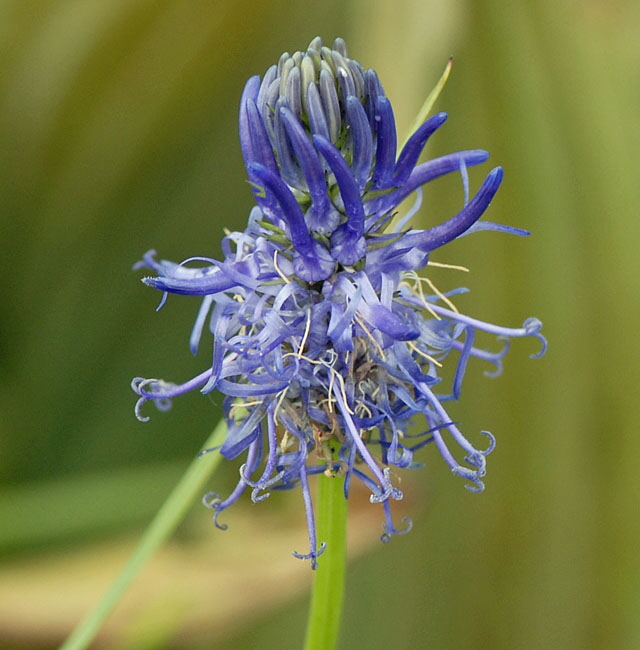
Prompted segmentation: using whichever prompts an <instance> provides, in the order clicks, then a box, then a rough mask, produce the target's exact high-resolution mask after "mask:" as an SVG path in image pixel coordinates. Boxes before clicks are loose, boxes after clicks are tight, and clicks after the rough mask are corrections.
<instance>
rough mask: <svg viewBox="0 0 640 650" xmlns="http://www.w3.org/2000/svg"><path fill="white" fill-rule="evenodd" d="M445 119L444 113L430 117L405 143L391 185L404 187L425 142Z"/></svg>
mask: <svg viewBox="0 0 640 650" xmlns="http://www.w3.org/2000/svg"><path fill="white" fill-rule="evenodd" d="M446 119H447V114H446V113H438V114H437V115H434V116H433V117H430V118H429V119H428V120H427V121H426V122H425V123H424V124H423V125H422V126H421V127H420V128H419V129H418V130H417V131H416V132H415V133H414V134H413V135H412V136H411V137H410V138H409V140H408V141H407V144H406V145H405V146H404V147H403V149H402V151H401V152H400V156H398V162H397V163H396V166H395V169H394V171H393V183H392V185H394V186H396V187H400V186H402V185H404V183H405V182H406V180H407V179H408V178H409V175H410V174H411V172H412V171H413V169H414V167H415V165H416V163H417V162H418V158H419V157H420V154H421V153H422V150H423V149H424V146H425V144H426V143H427V140H428V139H429V138H430V137H431V135H433V133H434V132H435V131H436V130H437V129H439V128H440V127H441V126H442V125H443V124H444V122H445V120H446Z"/></svg>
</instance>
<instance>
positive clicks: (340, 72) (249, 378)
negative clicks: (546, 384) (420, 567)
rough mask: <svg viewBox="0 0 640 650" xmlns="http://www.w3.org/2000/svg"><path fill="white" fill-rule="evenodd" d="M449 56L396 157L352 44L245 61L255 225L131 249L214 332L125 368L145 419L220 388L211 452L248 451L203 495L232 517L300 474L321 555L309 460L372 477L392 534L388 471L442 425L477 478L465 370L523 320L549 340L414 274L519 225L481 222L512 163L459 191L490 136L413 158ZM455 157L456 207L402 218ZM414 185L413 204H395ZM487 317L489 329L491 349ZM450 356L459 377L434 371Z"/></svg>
mask: <svg viewBox="0 0 640 650" xmlns="http://www.w3.org/2000/svg"><path fill="white" fill-rule="evenodd" d="M449 69H450V64H449V66H448V67H447V68H446V69H445V73H444V74H443V76H442V78H441V79H440V81H439V82H438V85H437V87H436V89H435V91H434V93H432V95H430V97H429V98H428V100H427V102H426V104H425V108H424V110H423V111H421V114H420V120H419V122H418V123H417V125H416V127H415V129H414V132H413V133H412V134H410V136H409V137H408V138H407V140H406V143H405V144H404V145H403V146H402V148H401V151H400V153H399V155H398V152H397V135H396V125H395V119H394V115H393V109H392V106H391V102H390V101H389V99H388V98H387V97H386V95H385V93H384V90H383V87H382V85H381V83H380V80H379V79H378V76H377V74H376V73H375V72H374V71H373V70H365V69H364V68H363V67H362V66H361V65H360V64H359V63H358V62H357V61H354V60H353V59H351V58H349V56H348V54H347V49H346V45H345V44H344V41H342V40H341V39H337V40H336V41H335V42H334V44H333V47H327V46H325V45H323V43H322V40H321V39H320V38H315V39H313V40H312V41H311V43H310V44H309V47H308V49H307V50H306V51H304V52H296V53H294V54H293V55H289V54H283V55H282V56H281V57H280V60H279V61H278V63H277V65H273V66H271V67H270V68H269V69H268V70H267V72H266V73H265V75H264V77H263V78H262V79H261V78H260V77H257V76H255V77H251V78H250V79H249V81H248V82H247V84H246V86H245V88H244V91H243V94H242V98H241V102H240V112H239V130H240V146H241V150H242V155H243V157H244V161H245V167H246V170H247V175H248V179H249V182H250V184H251V187H252V190H253V194H254V197H255V203H256V205H255V206H254V207H253V209H252V210H251V213H250V215H249V219H248V223H247V227H246V229H245V230H244V231H242V232H231V233H228V234H227V235H226V236H225V237H224V239H223V240H222V251H223V259H221V260H212V259H209V258H206V257H198V258H190V259H189V260H185V262H183V263H181V264H175V263H173V262H168V261H166V260H160V261H158V260H157V259H156V258H155V253H154V252H153V251H150V252H148V253H147V254H145V255H144V257H143V260H142V261H141V262H139V263H138V264H137V265H136V268H140V267H145V268H147V269H149V270H150V271H151V272H152V276H151V277H146V278H144V280H143V282H144V283H145V284H146V285H148V286H151V287H153V288H155V289H158V290H159V291H161V292H163V295H164V297H166V295H167V294H169V293H175V294H186V295H194V296H201V297H202V298H203V301H202V306H201V308H200V311H199V313H198V316H197V318H196V321H195V324H194V327H193V330H192V332H191V337H190V341H189V344H190V348H191V350H192V352H194V353H196V352H197V350H198V347H199V346H200V343H201V340H202V337H203V334H204V332H210V333H211V335H212V338H213V354H212V357H210V358H209V361H207V362H206V364H205V368H204V370H203V371H202V372H201V373H200V374H198V375H197V376H195V377H193V378H192V379H190V380H188V381H186V382H184V383H182V384H173V383H170V382H165V381H163V380H161V379H144V378H141V377H138V378H136V379H135V380H134V381H133V382H132V388H133V390H134V391H135V393H136V394H137V395H138V401H137V404H136V409H135V412H136V415H137V417H138V418H139V419H140V420H142V421H146V420H148V417H146V416H145V415H143V412H142V409H143V408H145V405H146V403H147V402H153V403H154V404H155V405H156V407H157V408H158V409H159V410H161V411H163V410H166V409H168V408H170V406H171V401H172V400H173V398H175V397H179V396H180V395H182V394H184V393H185V392H187V391H191V390H199V391H200V392H202V393H209V392H211V391H213V390H217V391H218V392H219V393H221V394H222V395H224V400H223V412H224V417H225V419H226V423H227V435H226V439H225V441H224V443H223V444H222V445H221V447H220V448H219V449H217V450H216V451H217V453H220V454H221V455H222V456H223V457H224V458H226V459H227V460H230V461H231V460H234V459H238V460H237V461H236V462H237V463H238V465H239V479H238V482H237V484H236V486H235V488H234V489H233V490H232V492H231V494H230V495H229V496H228V497H226V498H224V499H223V498H221V497H219V496H218V495H217V494H215V493H210V494H208V495H206V496H205V498H204V504H205V506H207V507H208V508H210V509H212V510H213V520H214V523H215V525H216V526H217V527H218V528H221V529H224V528H226V524H225V523H220V521H219V518H220V516H221V514H222V513H223V512H224V511H225V510H226V509H227V508H229V507H230V506H231V505H233V504H234V503H235V502H236V501H237V500H238V499H239V498H240V497H241V496H242V495H243V494H244V493H245V492H248V494H249V495H250V498H251V500H252V501H253V502H254V503H259V502H262V501H264V500H266V499H267V497H268V496H269V494H270V493H272V492H274V491H276V490H282V489H290V488H299V489H300V491H301V495H302V501H303V504H304V509H305V516H306V522H307V529H308V535H309V551H308V552H305V553H298V552H297V551H294V552H293V554H294V556H295V557H298V558H301V559H305V560H309V561H310V564H311V567H312V568H314V569H315V568H316V566H317V563H318V557H319V556H320V555H321V554H322V552H323V551H324V548H325V545H324V542H320V543H319V540H318V539H317V532H316V520H315V513H314V506H313V502H312V498H311V489H310V480H311V479H313V477H314V476H315V475H317V474H321V473H326V474H329V475H336V474H340V475H343V476H344V496H345V498H347V497H348V495H349V492H350V488H351V485H352V482H353V481H359V482H360V483H362V485H363V486H364V487H365V488H366V489H367V490H369V492H370V501H371V503H373V504H380V505H381V506H382V513H383V523H382V531H383V532H382V536H381V539H382V541H383V542H387V541H389V539H390V538H391V537H392V536H393V535H397V534H404V533H406V532H408V531H409V530H410V528H411V520H409V519H408V518H405V519H403V520H402V525H400V526H399V527H396V525H395V524H394V523H393V518H392V513H391V510H392V503H393V502H395V501H397V500H400V499H402V496H403V495H402V492H401V490H400V489H399V487H398V479H397V476H396V475H397V474H398V473H399V472H401V471H403V470H405V469H415V468H417V467H419V466H420V463H419V462H418V461H417V460H416V454H417V453H418V452H419V451H420V450H421V449H422V448H423V447H426V446H429V445H431V443H434V444H433V445H432V446H433V447H435V448H436V449H437V450H438V452H439V454H440V455H441V456H442V458H443V459H444V462H445V463H446V464H447V465H448V466H449V468H450V470H451V472H452V474H454V475H455V476H458V477H460V478H462V479H463V484H464V486H465V488H467V489H468V490H470V491H472V492H480V491H482V490H483V489H484V481H485V477H486V472H487V456H488V455H489V454H490V453H491V451H492V450H493V447H494V445H495V439H494V437H493V435H492V434H490V433H488V432H486V431H482V432H481V433H482V435H484V436H485V437H487V438H488V443H485V444H484V445H483V444H480V445H479V446H478V445H477V444H476V443H475V442H474V441H473V440H472V439H470V438H468V437H467V436H466V435H465V434H464V433H463V431H462V429H461V426H460V424H459V423H458V422H456V421H455V419H454V418H453V417H452V414H450V409H451V408H453V407H454V404H453V402H455V400H458V399H459V398H460V396H461V394H462V386H463V383H464V377H465V373H466V370H467V368H468V367H470V366H471V365H472V364H474V363H476V362H479V363H480V364H486V365H487V367H488V371H487V372H486V373H485V374H487V375H489V376H495V375H497V374H499V373H500V371H501V370H502V365H503V361H504V358H505V357H506V354H507V352H508V350H509V342H510V341H511V340H513V339H517V338H525V337H528V338H535V339H537V340H538V341H539V343H540V344H541V349H540V350H539V352H536V353H534V354H533V355H532V356H533V357H534V358H537V357H539V356H541V355H542V354H544V351H545V349H546V341H545V339H544V337H543V336H542V334H541V331H540V330H541V327H542V324H541V323H540V321H539V320H537V319H535V318H529V319H527V320H526V321H525V322H524V324H523V325H522V327H516V328H509V327H503V326H498V325H493V324H491V323H486V322H483V321H480V320H478V319H476V318H473V317H471V316H468V315H466V314H463V313H461V312H459V311H458V310H457V308H456V306H455V305H454V300H455V298H456V296H457V295H458V294H459V293H462V292H464V291H465V290H464V289H462V288H460V289H453V290H450V291H447V292H442V291H440V290H439V289H438V288H436V287H435V286H434V284H433V283H432V282H431V281H430V280H429V279H428V278H426V277H421V276H420V275H419V274H418V271H421V270H423V269H424V268H425V267H426V266H427V265H428V263H429V256H430V255H431V254H432V253H433V252H434V251H437V250H438V249H441V248H443V247H444V246H446V244H448V243H449V242H450V241H452V240H454V239H456V238H457V237H460V236H463V235H466V234H470V233H474V232H476V231H478V230H498V231H502V232H507V233H511V234H516V235H523V234H527V232H526V231H523V230H521V229H518V228H512V227H510V226H503V225H500V224H495V223H492V222H489V221H483V220H481V217H482V216H483V214H484V213H485V211H486V210H487V209H488V207H489V205H490V204H491V202H492V200H493V198H494V196H495V194H496V192H497V190H498V188H499V186H500V184H501V182H502V178H503V171H502V168H501V167H496V168H494V169H493V170H492V171H490V172H489V174H488V175H487V177H486V179H485V181H484V182H483V183H482V185H481V186H480V189H479V190H478V191H477V193H476V194H475V196H473V198H471V200H468V187H469V178H468V176H469V169H470V168H472V167H474V166H476V165H479V164H482V163H484V162H486V160H487V159H488V154H487V152H486V151H482V150H468V151H458V152H456V153H451V154H448V155H445V156H441V157H439V158H435V159H432V160H428V161H426V162H422V163H420V162H419V159H420V156H421V155H422V152H423V150H424V147H425V145H426V144H427V142H428V140H429V138H430V137H431V136H432V135H433V134H434V133H435V132H436V131H437V130H438V129H439V128H440V127H441V126H442V125H443V124H444V122H445V120H446V118H447V116H446V114H445V113H437V114H435V115H433V116H432V117H428V116H427V114H426V113H428V110H427V109H430V108H431V106H432V104H433V102H434V101H435V97H436V96H437V94H438V93H439V92H440V90H441V89H442V86H443V85H444V82H445V81H446V77H447V76H448V73H449ZM451 173H457V174H460V176H461V179H462V185H463V194H464V196H465V199H464V202H463V205H462V206H461V208H460V211H459V212H458V213H457V214H455V215H454V216H452V217H450V218H449V219H447V220H445V221H444V222H440V223H438V222H434V221H432V223H433V225H431V226H430V227H429V228H427V229H424V230H422V229H418V228H413V229H411V228H409V229H407V228H408V226H407V224H408V223H409V222H410V220H411V218H412V216H413V214H414V213H415V212H416V211H417V210H418V208H419V205H420V199H421V196H422V194H421V193H422V188H423V186H426V185H428V184H429V183H430V182H431V181H433V180H435V179H437V178H439V177H440V176H443V175H445V174H451ZM414 194H415V195H416V196H417V199H416V200H415V201H414V208H413V209H412V210H410V211H409V213H407V214H406V215H405V216H404V218H402V216H401V218H400V219H399V220H397V221H396V222H394V220H393V217H394V216H395V215H396V214H397V213H398V212H399V211H400V204H401V203H402V202H403V201H404V200H405V199H406V198H408V197H410V196H411V195H414ZM193 264H195V265H196V266H194V265H193ZM458 268H459V267H458ZM427 270H428V269H427ZM164 297H163V301H164ZM161 305H162V303H161ZM481 335H484V338H487V337H489V338H493V339H494V340H495V341H497V342H498V344H497V345H490V346H489V348H485V347H483V345H482V344H481V343H479V341H481V340H482V338H483V336H481ZM447 363H450V364H452V366H453V368H452V372H451V373H450V376H451V377H452V379H451V381H450V384H449V386H448V387H446V385H445V383H444V382H443V380H442V376H441V367H442V366H443V365H445V364H447ZM443 385H444V386H445V388H444V389H443V388H442V386H443ZM436 391H442V392H436ZM445 402H450V403H451V404H449V405H448V407H447V409H445V407H444V406H443V404H444V403H445ZM416 431H417V432H418V433H416ZM474 439H475V437H474Z"/></svg>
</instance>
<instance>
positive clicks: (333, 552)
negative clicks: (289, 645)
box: [304, 475, 347, 650]
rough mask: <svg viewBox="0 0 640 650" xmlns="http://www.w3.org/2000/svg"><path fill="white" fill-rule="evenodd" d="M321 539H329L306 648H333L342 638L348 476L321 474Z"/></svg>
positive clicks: (314, 589)
mask: <svg viewBox="0 0 640 650" xmlns="http://www.w3.org/2000/svg"><path fill="white" fill-rule="evenodd" d="M316 512H317V515H318V517H317V530H318V539H319V540H323V541H325V542H326V543H327V549H326V551H325V552H324V553H323V554H322V555H321V556H320V558H318V568H317V569H316V571H315V573H314V576H313V587H312V592H311V606H310V609H309V620H308V623H307V635H306V639H305V644H304V648H305V650H333V648H335V647H336V643H337V641H338V631H339V629H340V618H341V616H342V601H343V596H344V578H345V570H346V566H347V500H346V499H345V498H344V478H343V477H341V476H334V477H328V476H324V475H320V476H319V477H318V497H317V507H316Z"/></svg>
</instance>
